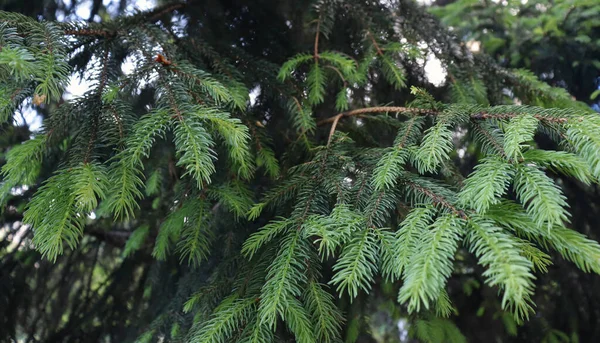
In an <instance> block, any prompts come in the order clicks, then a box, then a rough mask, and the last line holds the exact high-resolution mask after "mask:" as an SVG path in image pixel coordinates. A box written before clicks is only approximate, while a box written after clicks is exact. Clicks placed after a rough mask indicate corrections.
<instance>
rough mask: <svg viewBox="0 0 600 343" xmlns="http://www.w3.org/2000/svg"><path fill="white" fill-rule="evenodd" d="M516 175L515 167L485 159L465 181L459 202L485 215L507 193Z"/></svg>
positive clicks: (499, 160)
mask: <svg viewBox="0 0 600 343" xmlns="http://www.w3.org/2000/svg"><path fill="white" fill-rule="evenodd" d="M514 174H515V172H514V170H513V167H512V166H511V165H510V164H508V163H506V162H505V161H503V160H501V159H499V158H493V157H491V158H486V159H483V160H482V161H481V163H480V164H478V165H477V166H476V167H475V171H474V172H473V173H472V174H471V175H469V177H468V178H467V179H466V180H465V183H464V187H463V189H462V190H461V191H460V193H459V194H458V197H459V201H460V202H461V203H462V204H464V205H467V206H469V207H472V208H474V209H475V210H476V211H477V212H478V213H485V211H487V209H488V208H489V207H490V205H494V204H496V203H498V202H499V201H500V198H501V197H502V196H503V195H504V194H505V193H506V191H507V190H508V186H509V185H510V182H511V181H512V179H513V177H514Z"/></svg>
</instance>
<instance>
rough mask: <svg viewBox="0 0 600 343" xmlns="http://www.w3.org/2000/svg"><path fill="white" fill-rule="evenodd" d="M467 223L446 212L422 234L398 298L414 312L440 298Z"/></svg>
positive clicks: (428, 306)
mask: <svg viewBox="0 0 600 343" xmlns="http://www.w3.org/2000/svg"><path fill="white" fill-rule="evenodd" d="M464 225H465V224H464V222H462V221H461V220H460V219H457V218H455V217H454V216H452V215H444V216H441V217H439V218H438V219H437V220H436V221H435V222H434V223H433V224H431V226H430V227H429V230H427V231H426V232H424V234H423V235H422V237H421V240H420V242H419V243H418V246H417V247H416V249H415V251H414V254H413V256H412V258H411V261H410V264H409V265H408V267H407V268H406V276H405V279H404V284H403V285H402V288H400V293H399V294H398V301H400V302H401V303H405V302H407V303H408V310H409V311H410V312H413V311H419V310H421V309H422V308H424V309H429V308H432V307H433V304H434V303H435V302H436V301H437V299H438V297H439V296H440V294H441V292H442V290H443V289H444V285H445V284H446V280H447V279H448V277H449V276H450V273H451V272H452V261H453V260H454V253H455V252H456V249H457V248H458V242H459V239H460V238H461V236H462V235H463V234H464Z"/></svg>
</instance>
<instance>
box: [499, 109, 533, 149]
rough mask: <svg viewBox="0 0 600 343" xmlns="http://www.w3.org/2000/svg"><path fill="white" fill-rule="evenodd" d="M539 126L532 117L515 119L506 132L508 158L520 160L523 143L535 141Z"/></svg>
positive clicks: (526, 115)
mask: <svg viewBox="0 0 600 343" xmlns="http://www.w3.org/2000/svg"><path fill="white" fill-rule="evenodd" d="M537 126H538V120H537V119H536V118H535V117H533V116H532V115H528V114H525V115H523V116H518V117H514V118H512V119H511V120H510V122H509V123H508V125H507V126H506V129H505V130H504V151H505V152H506V157H508V158H510V159H512V160H518V159H520V158H521V157H522V155H521V150H522V148H523V147H524V146H526V145H523V143H525V142H530V141H532V140H533V135H534V133H535V130H536V128H537Z"/></svg>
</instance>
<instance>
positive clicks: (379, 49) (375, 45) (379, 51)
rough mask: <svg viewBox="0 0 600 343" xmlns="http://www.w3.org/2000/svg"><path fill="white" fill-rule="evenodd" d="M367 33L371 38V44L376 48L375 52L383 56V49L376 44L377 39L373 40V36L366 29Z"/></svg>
mask: <svg viewBox="0 0 600 343" xmlns="http://www.w3.org/2000/svg"><path fill="white" fill-rule="evenodd" d="M367 35H369V38H371V41H372V42H373V46H374V47H375V49H376V50H377V54H378V55H379V56H383V50H381V48H380V47H379V44H377V41H376V40H375V37H373V34H372V33H371V31H367Z"/></svg>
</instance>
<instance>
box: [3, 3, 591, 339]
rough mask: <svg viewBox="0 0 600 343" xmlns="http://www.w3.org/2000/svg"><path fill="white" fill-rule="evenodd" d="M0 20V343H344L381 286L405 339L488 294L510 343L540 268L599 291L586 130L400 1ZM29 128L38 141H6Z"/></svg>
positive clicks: (436, 328)
mask: <svg viewBox="0 0 600 343" xmlns="http://www.w3.org/2000/svg"><path fill="white" fill-rule="evenodd" d="M267 3H268V4H269V5H271V6H267ZM275 4H277V5H275ZM0 19H1V23H0V32H1V34H0V48H1V50H0V78H1V79H2V81H3V82H2V83H1V85H0V93H2V96H1V97H0V98H1V99H2V100H1V101H2V102H1V103H0V120H1V121H2V122H3V123H4V124H3V125H4V126H3V128H4V129H5V130H6V131H7V132H8V134H7V137H11V139H7V141H6V142H3V146H4V147H5V150H6V154H5V161H4V164H3V166H2V170H1V173H2V181H1V184H0V201H1V202H2V207H3V209H4V211H3V213H2V216H3V218H4V221H5V222H7V223H10V224H11V226H10V227H9V228H6V229H5V230H6V231H7V234H6V236H7V237H9V236H10V238H7V239H4V240H3V241H2V245H1V246H0V248H1V249H2V250H0V256H1V257H2V268H1V270H2V276H3V278H2V287H3V288H5V289H7V292H6V294H8V295H9V296H7V297H3V298H2V301H3V302H4V303H5V306H3V308H4V309H6V310H4V313H5V315H6V316H5V318H6V319H3V321H2V322H1V323H0V324H1V326H0V327H1V330H2V332H0V333H3V334H5V336H4V337H7V338H8V339H13V340H17V339H23V338H22V336H23V335H28V336H29V337H26V338H25V339H26V340H42V341H48V342H67V341H68V342H85V341H90V340H92V341H94V340H98V341H100V340H104V341H106V340H109V341H119V342H120V341H135V340H137V341H139V342H152V341H160V340H165V339H166V340H168V341H190V342H230V341H232V342H275V341H285V340H289V341H297V342H338V341H342V340H345V341H346V342H354V341H357V340H361V339H364V338H359V335H360V334H363V335H364V334H366V331H367V328H366V325H365V323H364V321H365V320H364V318H363V317H364V313H361V311H363V309H362V308H361V307H364V301H365V297H366V295H367V294H369V293H370V292H374V291H375V289H379V288H382V289H387V291H385V292H384V293H386V294H388V295H389V294H390V293H393V294H394V295H393V298H394V302H393V305H392V306H393V307H394V308H395V309H397V311H399V312H400V313H401V315H402V316H403V317H406V318H408V319H409V321H410V333H411V335H412V336H413V337H415V338H416V339H418V340H420V341H424V342H441V341H451V342H462V341H465V339H466V338H465V336H464V335H463V333H461V330H460V329H459V328H458V327H457V325H456V324H455V318H457V317H460V316H461V315H464V313H463V312H460V308H458V310H457V307H456V306H455V305H454V299H455V298H457V297H460V296H461V295H460V294H457V293H460V291H461V290H460V289H459V290H458V291H457V287H456V286H455V285H454V286H453V285H452V284H451V282H450V281H451V280H452V279H459V281H460V282H461V283H462V284H463V285H462V287H463V288H464V289H467V287H471V288H474V287H475V286H474V285H478V284H479V283H478V280H480V281H481V282H482V283H484V284H485V287H488V288H489V289H493V290H494V291H495V293H496V294H494V295H493V297H491V298H492V299H494V300H491V301H492V304H497V307H498V308H497V309H495V310H499V312H498V313H499V315H500V316H501V317H502V320H503V321H504V322H505V323H508V324H506V325H507V328H509V332H508V333H509V334H511V333H514V331H515V330H516V329H514V330H513V327H514V328H516V325H521V324H524V325H527V324H526V323H527V322H528V321H529V320H534V319H533V314H534V313H535V311H536V301H535V300H536V298H535V297H536V295H538V294H540V293H542V294H543V292H544V290H539V289H536V279H537V278H538V277H539V276H540V275H541V274H543V273H544V272H546V271H547V270H548V266H549V264H551V263H552V257H554V256H556V255H559V256H562V258H564V259H565V260H568V261H570V262H572V263H573V264H574V266H572V267H571V268H579V269H580V270H582V271H584V272H588V273H594V274H598V273H600V245H598V243H596V242H595V241H594V240H591V239H589V238H587V237H586V236H585V235H583V234H581V233H579V232H578V231H576V230H573V228H572V227H570V216H571V215H570V212H569V202H568V199H567V197H566V196H565V195H564V194H563V190H562V185H561V182H558V181H557V180H562V179H559V178H556V177H555V175H564V176H565V177H568V178H570V179H571V180H576V181H575V182H578V183H580V184H581V185H582V186H583V187H588V188H591V187H595V185H596V184H597V183H598V178H599V177H600V152H599V151H600V149H599V148H600V139H599V138H598V137H600V118H598V116H597V114H595V113H594V112H593V111H591V110H590V109H589V108H588V106H586V105H585V104H582V103H578V102H575V101H573V100H572V98H571V96H570V95H569V94H568V93H567V92H566V91H565V90H564V89H560V88H552V87H550V86H548V85H547V84H545V83H543V82H541V81H540V80H538V79H537V78H536V77H535V76H533V75H532V74H531V73H530V72H526V71H522V70H509V69H505V68H502V67H500V66H498V65H496V64H495V63H494V62H492V61H491V60H490V59H488V58H486V57H485V56H484V55H473V54H471V53H470V52H469V50H468V49H466V47H465V46H464V45H462V44H460V43H459V42H458V41H457V40H455V39H454V37H452V35H451V34H449V33H448V31H447V30H446V29H444V28H443V27H442V26H441V25H439V24H438V23H437V21H436V20H435V19H433V18H432V17H431V16H429V15H428V14H426V13H425V12H424V11H423V10H422V9H421V8H420V7H419V6H417V5H416V4H415V3H414V2H413V1H410V0H398V1H387V2H363V1H344V2H342V1H327V0H323V1H315V2H311V3H303V2H302V3H299V2H294V1H290V2H286V1H284V2H276V3H271V2H266V3H262V2H258V1H247V2H244V3H243V4H237V5H236V6H233V5H232V4H231V3H229V2H227V1H208V2H206V3H197V2H181V3H179V2H178V3H168V4H163V5H160V6H158V7H157V8H155V9H152V10H149V11H143V12H139V13H135V14H132V15H123V16H119V17H115V18H112V19H110V20H105V21H102V22H101V23H94V22H92V21H90V22H88V23H82V22H66V23H65V22H62V23H61V22H54V21H43V20H42V21H40V20H36V19H32V18H30V17H26V16H24V15H20V14H17V13H11V12H0ZM265 23H268V25H267V24H265ZM433 57H435V58H437V59H439V60H440V61H441V63H442V66H443V69H440V71H439V73H445V74H446V75H447V77H446V79H447V80H446V81H445V83H444V84H443V85H442V86H435V85H433V84H431V83H430V82H429V81H428V79H427V78H426V77H425V72H424V70H423V64H424V61H425V60H427V59H431V58H433ZM127 63H128V64H130V65H133V67H132V68H131V70H124V69H122V68H121V67H122V66H123V65H124V64H127ZM76 73H78V74H80V75H82V77H85V78H87V79H88V80H89V82H90V83H91V84H92V86H91V87H90V89H89V90H88V91H87V92H86V93H85V94H84V95H83V96H81V97H76V98H73V99H65V97H64V95H65V89H66V87H67V85H68V83H69V80H70V77H71V75H73V74H76ZM516 100H518V101H516ZM515 103H520V104H519V105H517V104H515ZM28 104H32V105H33V106H36V107H38V108H40V109H41V111H42V113H44V121H43V127H42V129H41V130H39V131H38V132H34V133H31V134H30V133H29V132H26V133H25V134H21V135H20V136H19V135H16V134H15V131H16V130H17V128H18V126H17V125H16V124H15V120H16V119H15V118H16V117H17V116H18V114H17V113H19V112H21V111H22V110H23V109H24V108H25V106H27V105H28ZM536 136H538V137H539V136H543V137H546V138H547V139H549V140H550V141H551V142H553V144H554V148H548V149H542V148H541V147H540V146H538V145H537V144H536V143H535V142H536V141H535V139H534V138H535V137H536ZM19 138H20V139H19ZM467 148H468V149H470V151H469V154H470V155H472V156H474V157H475V158H476V160H477V163H476V165H475V167H474V168H473V170H468V171H466V172H464V171H462V170H460V169H458V168H457V167H456V166H457V165H460V159H461V156H462V155H464V154H465V150H466V149H467ZM13 223H14V225H13ZM16 231H19V233H20V234H21V235H22V236H23V238H22V239H17V238H16V237H15V232H16ZM12 242H16V246H15V244H13V243H12ZM21 245H23V246H22V247H21ZM32 248H33V249H32ZM549 254H552V256H550V255H549ZM53 266H60V268H59V269H56V272H57V273H58V274H57V275H58V276H55V277H54V279H53V280H52V284H51V285H45V284H44V283H45V280H44V279H43V275H46V274H44V270H40V271H37V270H39V269H45V268H48V269H52V268H56V267H53ZM473 270H475V271H476V273H474V272H473ZM28 273H38V275H39V276H41V277H38V278H35V282H33V283H32V282H29V281H28V278H29V276H28ZM474 274H475V275H474ZM5 275H6V276H7V277H6V278H4V276H5ZM24 284H26V285H27V287H32V288H34V289H43V288H48V289H49V291H51V293H50V294H49V295H47V296H46V297H44V296H43V295H41V296H37V297H33V298H29V299H28V298H27V295H26V294H23V292H22V291H21V290H20V289H19V287H20V285H24ZM65 284H66V285H67V286H68V287H64V286H65ZM21 287H22V286H21ZM56 289H58V290H59V291H58V292H56V293H54V292H55V290H56ZM494 306H495V305H491V306H490V307H492V308H493V307H494ZM30 308H31V309H32V310H30ZM56 314H60V315H59V316H57V315H56ZM40 320H42V321H43V325H38V323H39V321H40ZM552 330H553V329H552V328H548V331H549V332H550V333H551V334H545V337H552V338H554V339H556V340H558V339H562V338H561V337H562V336H561V335H564V334H563V333H562V332H559V331H552ZM371 336H375V335H374V334H371ZM4 337H3V338H4Z"/></svg>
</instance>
